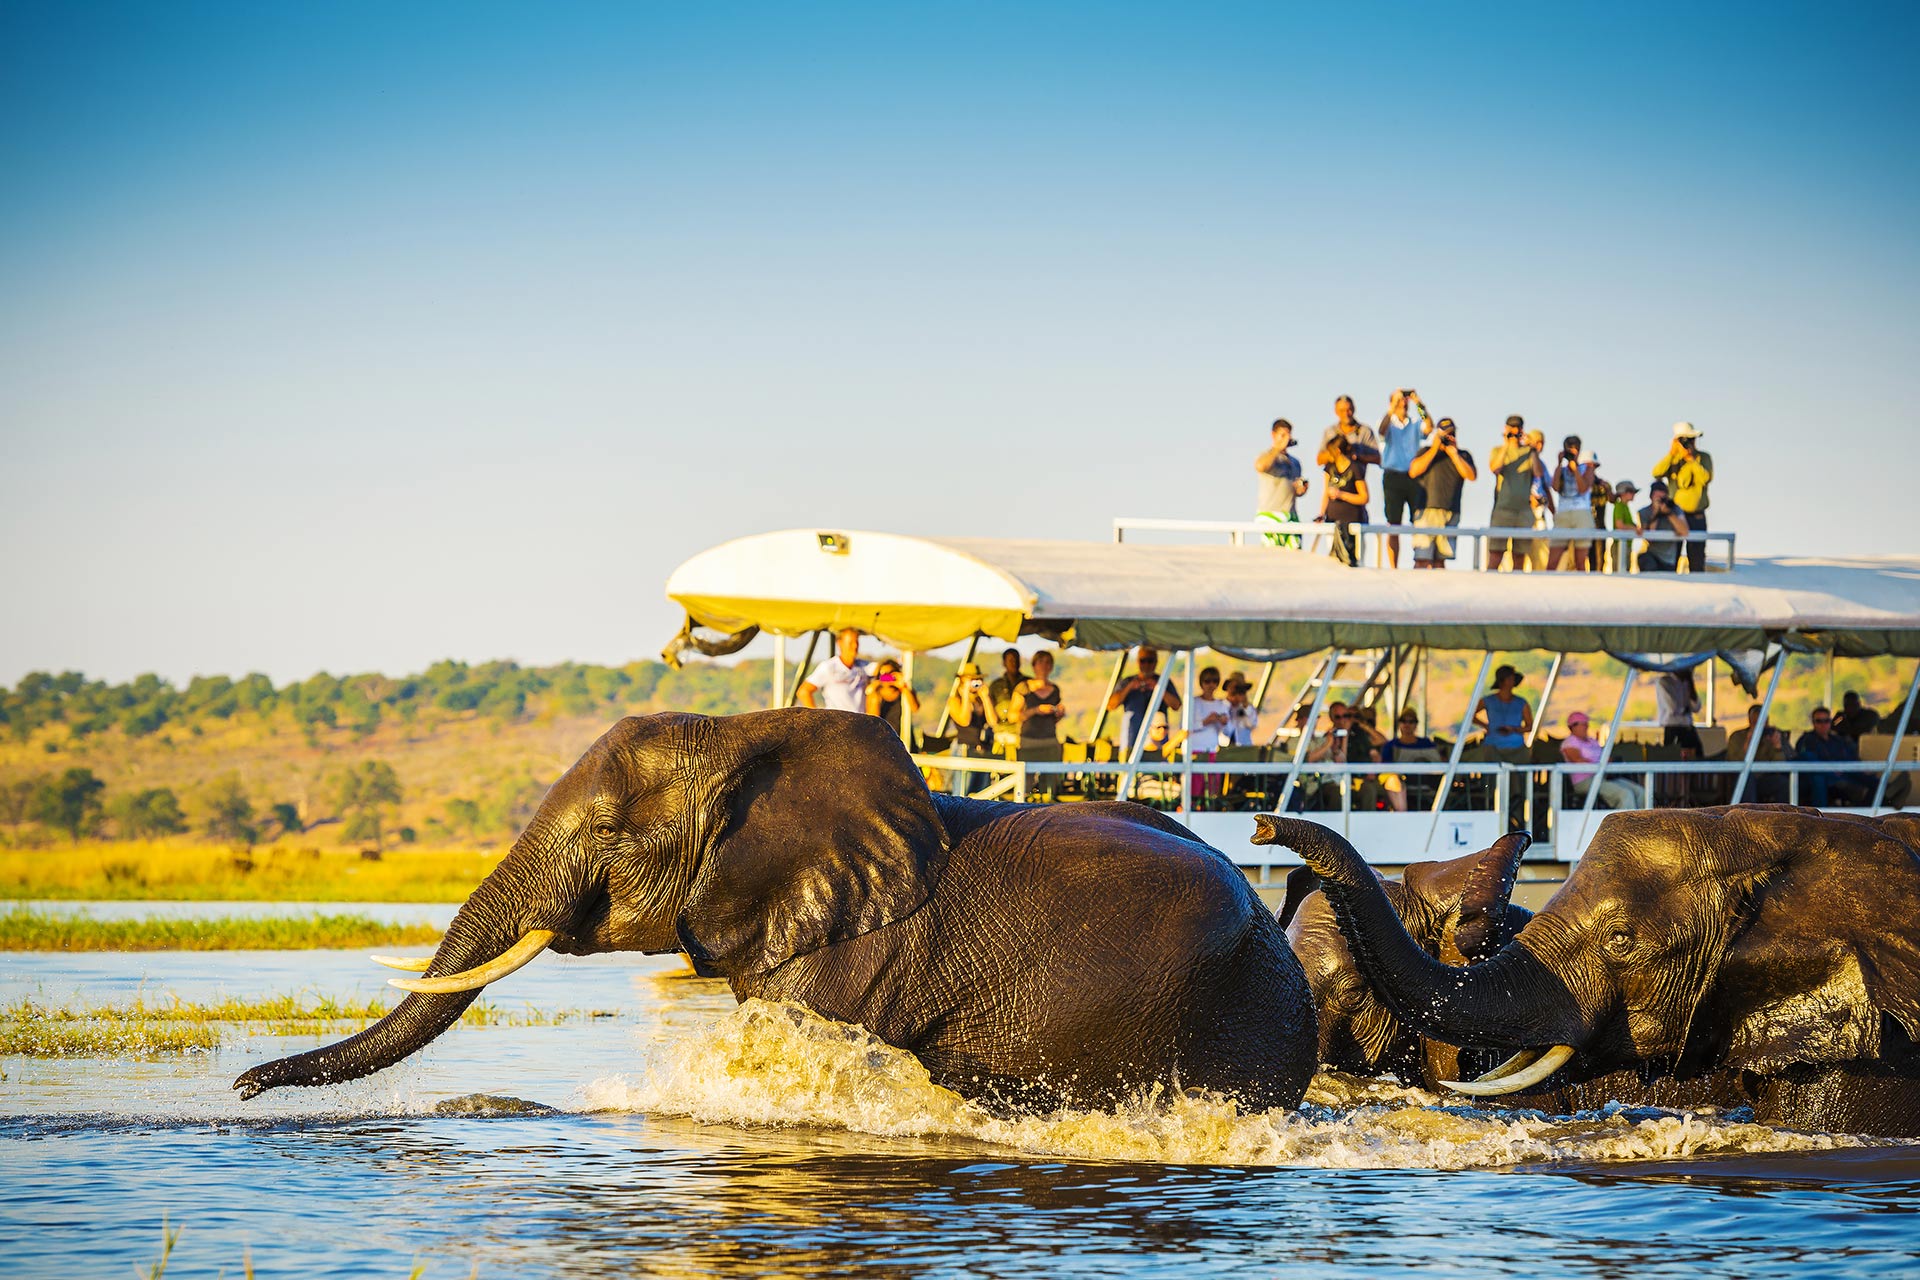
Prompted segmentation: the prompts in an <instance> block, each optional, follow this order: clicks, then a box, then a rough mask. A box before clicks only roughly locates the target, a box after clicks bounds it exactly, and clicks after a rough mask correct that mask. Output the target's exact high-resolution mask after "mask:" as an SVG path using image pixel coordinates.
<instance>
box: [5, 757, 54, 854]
mask: <svg viewBox="0 0 1920 1280" xmlns="http://www.w3.org/2000/svg"><path fill="white" fill-rule="evenodd" d="M47 784H48V779H47V776H46V775H45V774H36V775H35V776H33V777H31V778H15V779H14V780H13V781H11V782H9V783H7V784H6V785H5V786H0V821H4V822H5V823H6V824H7V826H8V828H9V829H10V830H11V831H12V832H13V842H14V843H15V844H18V843H20V824H21V823H23V822H25V821H26V820H27V819H28V818H31V817H32V816H33V812H34V803H33V802H34V799H35V798H36V797H37V796H38V795H39V794H40V788H42V787H44V786H46V785H47Z"/></svg>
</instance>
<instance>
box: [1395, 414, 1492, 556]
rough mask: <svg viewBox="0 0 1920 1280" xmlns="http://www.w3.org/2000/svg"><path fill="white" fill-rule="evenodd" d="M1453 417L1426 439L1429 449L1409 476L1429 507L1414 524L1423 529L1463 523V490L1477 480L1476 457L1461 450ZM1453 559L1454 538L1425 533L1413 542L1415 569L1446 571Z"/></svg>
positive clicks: (1418, 516)
mask: <svg viewBox="0 0 1920 1280" xmlns="http://www.w3.org/2000/svg"><path fill="white" fill-rule="evenodd" d="M1458 437H1459V433H1458V432H1457V431H1456V430H1455V429H1454V425H1453V419H1452V418H1442V419H1440V421H1439V423H1438V424H1436V425H1435V427H1434V429H1433V434H1432V435H1431V436H1429V437H1428V438H1427V447H1426V448H1424V449H1422V450H1421V451H1420V455H1419V456H1418V457H1416V458H1415V459H1414V460H1413V465H1412V466H1411V467H1409V468H1408V470H1407V474H1408V475H1410V476H1411V477H1412V478H1413V479H1415V480H1417V481H1419V482H1420V486H1421V492H1422V494H1424V495H1425V502H1426V505H1425V506H1424V507H1422V508H1421V509H1420V510H1419V512H1418V513H1417V514H1416V515H1415V516H1414V518H1413V522H1414V523H1415V524H1417V525H1419V526H1420V527H1421V528H1422V529H1451V528H1454V527H1456V526H1457V525H1458V524H1459V523H1460V490H1461V487H1462V486H1463V485H1465V484H1466V483H1467V481H1469V480H1475V479H1478V478H1479V476H1480V472H1479V471H1478V470H1476V469H1475V468H1474V465H1473V454H1471V453H1469V452H1468V451H1467V450H1465V449H1462V448H1461V447H1460V441H1459V438H1458ZM1451 559H1453V539H1452V538H1448V537H1443V536H1441V535H1440V534H1437V533H1436V534H1430V535H1429V534H1422V535H1420V536H1417V537H1415V538H1414V540H1413V567H1414V568H1416V569H1444V568H1446V567H1447V561H1449V560H1451Z"/></svg>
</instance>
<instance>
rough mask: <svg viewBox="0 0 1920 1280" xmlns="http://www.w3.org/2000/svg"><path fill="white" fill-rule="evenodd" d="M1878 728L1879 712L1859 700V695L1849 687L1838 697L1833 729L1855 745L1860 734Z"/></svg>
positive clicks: (1862, 734) (1871, 731)
mask: <svg viewBox="0 0 1920 1280" xmlns="http://www.w3.org/2000/svg"><path fill="white" fill-rule="evenodd" d="M1879 728H1880V713H1879V712H1877V711H1875V710H1874V709H1873V708H1872V707H1869V706H1866V705H1865V704H1863V703H1862V702H1861V701H1860V695H1859V694H1858V693H1856V692H1855V691H1854V690H1852V689H1849V690H1847V691H1846V692H1845V693H1844V694H1842V695H1841V697H1840V714H1839V715H1837V716H1835V717H1834V718H1833V731H1834V732H1835V733H1837V734H1839V735H1840V736H1841V737H1843V738H1851V739H1853V741H1854V744H1855V745H1856V746H1857V745H1858V744H1859V742H1860V739H1861V737H1862V736H1864V735H1866V734H1869V733H1873V732H1875V731H1876V730H1878V729H1879Z"/></svg>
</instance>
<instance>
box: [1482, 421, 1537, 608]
mask: <svg viewBox="0 0 1920 1280" xmlns="http://www.w3.org/2000/svg"><path fill="white" fill-rule="evenodd" d="M1526 429H1527V424H1526V422H1525V421H1524V420H1522V418H1521V417H1520V415H1519V414H1517V413H1516V414H1514V415H1513V416H1512V417H1510V418H1508V419H1507V426H1506V430H1505V432H1504V433H1503V434H1502V435H1501V437H1500V443H1499V444H1497V445H1495V446H1493V452H1492V453H1491V454H1488V455H1487V466H1488V467H1489V468H1490V469H1491V470H1492V471H1493V514H1492V515H1491V516H1489V517H1488V518H1487V523H1488V524H1489V525H1491V526H1493V527H1494V528H1496V529H1531V528H1533V485H1534V481H1535V480H1544V479H1545V478H1546V474H1547V469H1546V467H1545V466H1544V465H1543V464H1542V463H1541V461H1540V454H1539V452H1538V451H1537V450H1535V449H1533V448H1532V447H1530V446H1529V445H1528V444H1527V441H1526V435H1525V433H1526ZM1532 550H1533V539H1531V538H1493V539H1491V540H1490V541H1489V543H1488V546H1487V568H1489V569H1498V568H1499V567H1500V562H1501V560H1503V559H1504V558H1505V557H1506V556H1507V555H1508V554H1509V553H1511V554H1512V556H1513V567H1514V569H1515V570H1516V571H1518V570H1519V568H1520V566H1521V565H1522V564H1524V563H1525V562H1526V560H1527V557H1528V555H1530V554H1531V553H1532Z"/></svg>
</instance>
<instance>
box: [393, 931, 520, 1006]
mask: <svg viewBox="0 0 1920 1280" xmlns="http://www.w3.org/2000/svg"><path fill="white" fill-rule="evenodd" d="M552 941H553V930H551V929H529V930H527V932H526V936H525V937H523V938H521V939H520V941H518V942H516V943H514V944H513V945H512V946H511V947H508V948H507V949H506V950H505V951H503V952H501V953H500V954H499V955H497V956H495V957H494V958H493V959H491V960H489V961H487V962H486V963H485V964H483V965H478V966H476V967H474V968H472V969H468V970H466V971H465V972H463V973H448V974H442V975H441V976H440V977H438V978H388V979H387V985H388V986H392V987H399V988H400V989H401V990H402V991H418V992H420V993H422V994H424V995H445V994H447V993H449V992H453V991H472V990H474V989H475V988H478V987H484V986H486V985H487V984H488V983H489V982H498V981H500V979H502V978H504V977H506V976H507V975H508V974H510V973H512V972H514V971H515V970H517V969H523V968H525V967H526V966H527V965H528V964H529V963H531V962H532V960H533V958H534V957H535V956H537V955H539V954H540V953H541V952H542V951H545V950H546V949H547V944H548V943H549V942H552Z"/></svg>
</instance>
